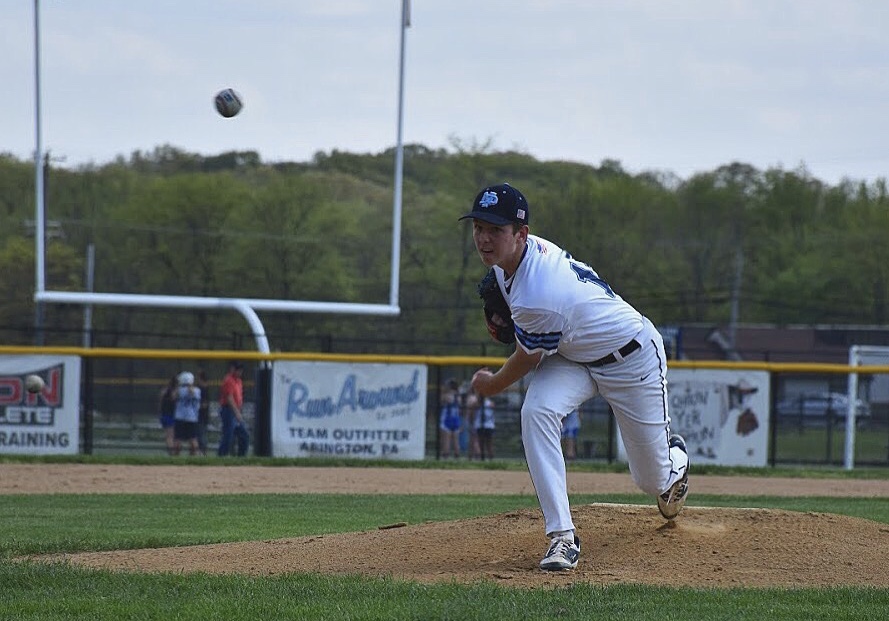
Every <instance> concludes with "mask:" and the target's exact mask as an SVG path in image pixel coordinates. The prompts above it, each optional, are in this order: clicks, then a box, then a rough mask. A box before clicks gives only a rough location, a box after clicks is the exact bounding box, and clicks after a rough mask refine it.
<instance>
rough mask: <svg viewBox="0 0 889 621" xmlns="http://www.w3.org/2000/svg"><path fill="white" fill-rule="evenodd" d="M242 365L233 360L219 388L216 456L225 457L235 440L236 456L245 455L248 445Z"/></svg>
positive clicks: (248, 436)
mask: <svg viewBox="0 0 889 621" xmlns="http://www.w3.org/2000/svg"><path fill="white" fill-rule="evenodd" d="M243 376H244V365H243V364H241V363H240V362H238V361H236V360H233V361H231V362H230V363H229V364H228V373H226V375H225V377H224V378H223V380H222V385H221V386H220V387H219V418H220V419H221V420H222V437H221V438H220V439H219V449H218V451H217V454H218V455H219V456H220V457H225V456H226V455H228V454H229V452H230V451H231V449H232V442H234V441H235V440H237V448H236V450H237V455H238V457H243V456H244V455H246V454H247V447H248V446H249V445H250V432H248V431H247V425H246V423H245V422H244V412H243V410H242V408H243V406H244V380H243Z"/></svg>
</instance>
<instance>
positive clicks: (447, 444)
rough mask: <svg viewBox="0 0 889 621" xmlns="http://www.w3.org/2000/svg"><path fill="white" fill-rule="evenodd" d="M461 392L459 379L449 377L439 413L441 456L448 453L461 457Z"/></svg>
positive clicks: (444, 388)
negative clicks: (458, 383)
mask: <svg viewBox="0 0 889 621" xmlns="http://www.w3.org/2000/svg"><path fill="white" fill-rule="evenodd" d="M461 425H462V418H461V417H460V393H459V390H458V385H457V380H456V379H453V378H451V379H449V380H448V381H447V382H445V384H444V386H443V387H442V390H441V410H440V411H439V415H438V429H439V438H440V440H441V442H440V447H441V453H440V456H441V457H447V456H448V454H451V455H453V456H454V458H457V457H460V427H461Z"/></svg>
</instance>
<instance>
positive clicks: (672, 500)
mask: <svg viewBox="0 0 889 621" xmlns="http://www.w3.org/2000/svg"><path fill="white" fill-rule="evenodd" d="M668 445H669V447H670V448H671V449H672V448H673V447H674V446H675V447H679V449H680V450H681V451H682V452H683V453H685V454H686V455H688V449H687V448H685V440H683V439H682V436H680V435H679V434H675V433H674V434H673V435H672V436H670V439H669V440H668ZM688 466H689V464H688V463H686V465H685V473H684V474H683V475H682V478H681V479H679V480H678V481H676V482H675V483H673V485H672V486H671V487H670V489H668V490H667V491H666V492H664V493H663V494H661V495H660V496H658V497H657V508H658V509H659V510H660V512H661V515H663V516H664V517H665V518H666V519H668V520H672V519H673V518H675V517H676V516H677V515H679V512H680V511H682V506H683V505H684V504H685V499H686V497H687V496H688Z"/></svg>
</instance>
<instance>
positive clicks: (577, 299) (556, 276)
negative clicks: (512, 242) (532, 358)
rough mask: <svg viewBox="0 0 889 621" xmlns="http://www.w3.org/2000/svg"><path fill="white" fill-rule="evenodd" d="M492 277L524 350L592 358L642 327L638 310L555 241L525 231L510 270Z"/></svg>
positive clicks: (584, 359)
mask: <svg viewBox="0 0 889 621" xmlns="http://www.w3.org/2000/svg"><path fill="white" fill-rule="evenodd" d="M494 271H495V273H496V274H497V282H498V283H499V284H500V289H501V291H502V292H503V296H504V298H506V301H507V303H508V304H509V308H510V310H511V311H512V319H513V321H514V322H515V325H516V337H517V338H516V341H517V342H518V343H519V344H520V345H521V346H522V349H524V350H525V351H526V352H528V353H536V352H541V351H542V352H543V353H545V354H546V355H551V354H554V353H556V352H557V351H558V352H559V354H561V355H562V356H564V357H565V358H567V359H568V360H571V361H573V362H592V361H594V360H598V359H599V358H602V357H603V356H607V355H608V354H610V353H612V352H615V351H617V350H618V349H620V348H621V347H623V346H624V345H626V344H627V343H629V342H630V341H631V340H632V339H633V337H635V336H636V335H637V334H638V333H639V332H640V331H641V330H642V315H641V314H639V312H638V311H637V310H636V309H635V308H633V307H632V306H630V305H629V304H628V303H627V302H626V301H624V300H623V299H622V298H621V297H620V296H619V295H617V294H616V293H615V292H614V291H613V290H612V289H611V287H610V286H609V285H608V283H606V282H605V281H604V280H602V279H601V278H599V275H598V274H597V273H596V272H595V270H593V268H591V267H590V266H589V265H587V264H585V263H582V262H581V261H578V260H576V259H574V258H572V257H571V255H570V254H569V253H568V252H566V251H565V250H562V249H561V248H559V247H558V246H557V245H555V244H554V243H552V242H550V241H548V240H545V239H543V238H540V237H537V236H535V235H529V236H528V241H527V243H526V246H525V253H524V256H523V257H522V261H521V263H520V264H519V267H518V269H517V270H516V273H515V274H512V275H511V276H510V277H509V278H508V279H506V280H504V273H503V270H502V269H501V268H500V267H495V268H494Z"/></svg>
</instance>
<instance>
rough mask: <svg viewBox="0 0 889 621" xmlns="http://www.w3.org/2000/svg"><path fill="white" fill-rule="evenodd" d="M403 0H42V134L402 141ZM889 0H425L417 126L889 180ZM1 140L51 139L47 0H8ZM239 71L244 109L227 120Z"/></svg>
mask: <svg viewBox="0 0 889 621" xmlns="http://www.w3.org/2000/svg"><path fill="white" fill-rule="evenodd" d="M401 4H402V2H401V0H326V1H324V2H321V1H318V0H251V1H250V2H247V1H245V0H212V1H211V0H40V7H41V9H40V26H41V28H40V30H41V41H42V45H41V61H42V62H41V81H42V94H43V98H42V110H43V114H42V118H43V123H42V127H43V144H44V149H47V150H49V151H50V152H51V154H52V156H53V157H54V158H57V160H58V161H59V162H60V164H59V165H65V166H74V165H79V164H83V163H88V162H94V163H99V164H101V163H104V162H106V161H109V160H111V159H113V158H114V157H115V156H117V155H124V156H127V155H129V154H130V153H132V152H133V151H135V150H143V151H150V150H151V149H153V148H154V147H155V146H158V145H161V144H172V145H174V146H176V147H179V148H182V149H184V150H187V151H191V152H198V153H203V154H215V153H220V152H223V151H229V150H234V149H237V150H256V151H258V152H259V153H260V155H261V156H262V158H263V160H265V161H306V160H309V159H311V157H312V156H313V154H314V153H316V152H318V151H325V152H329V151H331V150H333V149H339V150H343V151H351V152H359V153H365V152H370V153H377V152H380V151H383V150H385V149H387V148H390V147H392V146H394V145H395V142H396V121H397V117H398V114H397V103H398V73H399V72H398V61H399V40H400V34H401V27H400V15H401ZM887 25H889V2H886V1H885V0H843V1H840V0H762V1H754V0H681V1H680V0H413V2H412V10H411V27H410V28H409V29H407V31H406V35H407V37H406V53H405V60H406V68H405V100H404V105H405V108H404V141H405V143H420V144H424V145H426V146H428V147H432V148H448V149H452V148H453V145H455V144H461V145H464V146H471V145H482V144H486V143H490V144H491V145H492V147H493V148H494V149H496V150H505V149H515V150H519V151H522V152H525V153H528V154H530V155H533V156H535V157H537V158H539V159H541V160H572V161H578V162H585V163H589V164H594V165H597V164H599V163H600V162H601V161H602V160H603V159H614V160H619V161H620V162H621V164H622V165H623V166H624V168H625V169H626V170H628V171H630V172H634V173H636V172H641V171H644V170H660V171H668V172H672V173H675V174H677V175H679V176H680V177H682V178H687V177H688V176H690V175H692V174H694V173H695V172H699V171H707V170H712V169H714V168H716V167H718V166H720V165H722V164H727V163H730V162H733V161H740V162H744V163H748V164H752V165H754V166H756V167H758V168H760V169H765V168H768V167H773V166H779V167H782V168H784V169H796V168H798V167H800V166H805V167H806V168H807V169H808V171H809V172H810V173H811V174H812V175H813V176H815V177H817V178H819V179H821V180H823V181H826V182H828V183H837V182H838V181H839V180H841V179H842V178H851V179H855V180H868V181H872V180H874V179H876V178H878V177H889V140H887V137H889V113H887V102H889V36H887V35H886V27H887ZM0 58H2V60H0V81H2V84H3V96H2V97H0V119H2V120H0V128H2V130H0V152H9V153H12V154H14V155H16V156H18V157H20V158H28V157H31V154H32V153H33V151H34V147H35V114H34V2H33V0H3V10H2V12H0ZM226 86H231V87H233V88H235V89H236V90H237V91H239V92H240V93H241V95H242V96H243V98H244V100H245V102H246V107H245V108H244V110H243V112H242V113H241V114H240V115H239V116H238V117H236V118H234V119H223V118H221V117H219V116H218V115H217V114H216V113H215V111H214V110H213V107H212V101H211V100H212V96H213V94H214V93H215V92H216V91H218V90H219V89H221V88H223V87H226Z"/></svg>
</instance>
